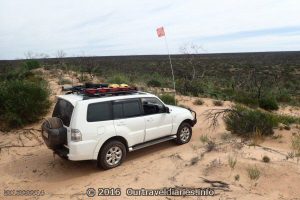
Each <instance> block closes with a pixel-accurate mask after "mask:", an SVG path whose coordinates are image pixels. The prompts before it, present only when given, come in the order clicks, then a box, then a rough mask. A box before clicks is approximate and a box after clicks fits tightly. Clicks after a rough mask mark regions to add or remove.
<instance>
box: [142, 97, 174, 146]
mask: <svg viewBox="0 0 300 200" xmlns="http://www.w3.org/2000/svg"><path fill="white" fill-rule="evenodd" d="M142 106H143V110H144V115H145V121H146V136H145V141H150V140H153V139H157V138H161V137H164V136H168V135H171V133H172V116H171V114H169V113H165V112H164V107H165V105H164V104H163V103H161V102H160V101H159V100H158V99H157V98H155V97H145V98H142Z"/></svg>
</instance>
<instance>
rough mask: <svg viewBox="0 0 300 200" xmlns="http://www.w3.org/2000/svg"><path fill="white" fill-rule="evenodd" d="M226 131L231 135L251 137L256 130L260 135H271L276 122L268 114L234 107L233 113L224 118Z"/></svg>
mask: <svg viewBox="0 0 300 200" xmlns="http://www.w3.org/2000/svg"><path fill="white" fill-rule="evenodd" d="M224 121H225V124H226V128H227V130H229V131H231V132H232V133H233V134H238V135H241V136H246V137H251V136H252V135H253V134H254V133H255V131H256V130H259V131H260V132H261V134H262V135H272V134H273V133H274V131H273V128H274V127H276V126H277V125H278V121H277V120H276V119H275V118H274V117H273V115H271V114H269V113H265V112H263V111H260V110H254V109H249V108H246V107H244V106H240V105H237V106H234V107H233V111H232V112H230V113H228V114H227V115H226V116H225V117H224Z"/></svg>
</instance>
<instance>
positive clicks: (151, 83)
mask: <svg viewBox="0 0 300 200" xmlns="http://www.w3.org/2000/svg"><path fill="white" fill-rule="evenodd" d="M147 86H148V87H161V82H159V81H158V80H154V79H152V80H150V81H148V82H147Z"/></svg>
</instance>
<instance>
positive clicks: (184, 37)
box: [0, 0, 300, 60]
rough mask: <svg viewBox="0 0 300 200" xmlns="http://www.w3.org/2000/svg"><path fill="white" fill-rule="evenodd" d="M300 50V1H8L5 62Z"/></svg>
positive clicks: (3, 21) (2, 48)
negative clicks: (60, 56) (160, 33)
mask: <svg viewBox="0 0 300 200" xmlns="http://www.w3.org/2000/svg"><path fill="white" fill-rule="evenodd" d="M160 26H164V28H165V32H166V36H167V37H166V39H167V42H168V46H169V51H170V53H171V54H177V53H182V47H183V46H187V47H189V46H191V45H192V44H194V45H197V46H199V47H201V48H200V50H198V53H229V52H260V51H297V50H300V1H299V0H251V1H250V0H109V1H104V0H0V60H4V59H21V58H25V57H26V55H28V53H29V54H31V55H34V56H42V55H41V54H43V56H49V57H56V56H57V52H58V51H59V50H60V51H63V52H65V53H66V56H110V55H145V54H166V53H167V49H166V45H165V38H158V37H157V35H156V28H158V27H160Z"/></svg>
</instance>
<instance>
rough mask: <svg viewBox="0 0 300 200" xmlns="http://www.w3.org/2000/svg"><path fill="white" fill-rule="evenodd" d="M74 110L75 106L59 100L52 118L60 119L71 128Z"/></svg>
mask: <svg viewBox="0 0 300 200" xmlns="http://www.w3.org/2000/svg"><path fill="white" fill-rule="evenodd" d="M73 109H74V106H73V105H72V104H71V103H70V102H68V101H66V100H64V99H58V101H57V102H56V105H55V107H54V111H53V114H52V117H58V118H60V119H61V120H62V121H63V124H64V125H65V126H70V121H71V117H72V113H73Z"/></svg>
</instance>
